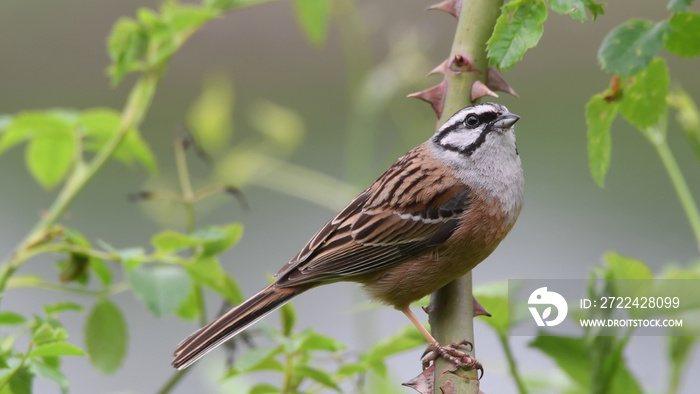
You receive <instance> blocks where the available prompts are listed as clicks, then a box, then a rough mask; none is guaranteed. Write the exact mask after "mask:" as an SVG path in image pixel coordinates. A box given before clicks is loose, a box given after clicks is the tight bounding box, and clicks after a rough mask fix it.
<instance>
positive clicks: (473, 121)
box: [466, 115, 479, 127]
mask: <svg viewBox="0 0 700 394" xmlns="http://www.w3.org/2000/svg"><path fill="white" fill-rule="evenodd" d="M466 123H467V126H470V127H474V126H476V125H478V124H479V118H478V117H477V116H476V115H469V116H467V119H466Z"/></svg>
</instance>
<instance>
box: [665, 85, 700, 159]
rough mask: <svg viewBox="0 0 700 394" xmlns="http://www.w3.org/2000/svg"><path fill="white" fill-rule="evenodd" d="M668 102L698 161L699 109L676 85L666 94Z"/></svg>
mask: <svg viewBox="0 0 700 394" xmlns="http://www.w3.org/2000/svg"><path fill="white" fill-rule="evenodd" d="M668 104H669V105H670V106H671V107H672V108H675V109H676V111H677V113H676V121H677V122H678V124H679V125H680V126H681V130H683V135H684V136H685V139H686V141H687V142H688V145H689V146H690V148H691V149H692V150H693V152H695V158H696V159H697V160H698V161H700V111H698V107H697V105H695V102H694V101H693V98H692V97H690V95H689V94H688V93H686V92H685V91H683V90H682V89H680V88H678V87H676V88H674V89H672V91H671V93H670V94H669V96H668Z"/></svg>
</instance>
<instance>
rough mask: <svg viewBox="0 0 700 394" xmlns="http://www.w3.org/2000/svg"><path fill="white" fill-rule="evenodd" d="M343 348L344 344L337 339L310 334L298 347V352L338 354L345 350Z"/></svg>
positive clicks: (315, 333)
mask: <svg viewBox="0 0 700 394" xmlns="http://www.w3.org/2000/svg"><path fill="white" fill-rule="evenodd" d="M345 347H346V346H345V344H344V343H342V342H340V341H338V340H337V339H333V338H331V337H327V336H325V335H321V334H319V333H317V332H311V334H310V335H309V336H308V337H306V338H305V339H304V341H303V342H302V343H301V345H299V349H298V350H300V351H308V350H325V351H329V352H339V351H341V350H343V349H345Z"/></svg>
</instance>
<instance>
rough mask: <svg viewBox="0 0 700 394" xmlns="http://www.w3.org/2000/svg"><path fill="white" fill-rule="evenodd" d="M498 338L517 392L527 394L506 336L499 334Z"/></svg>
mask: <svg viewBox="0 0 700 394" xmlns="http://www.w3.org/2000/svg"><path fill="white" fill-rule="evenodd" d="M498 339H499V340H500V341H501V346H503V351H504V352H505V353H506V359H507V360H508V369H509V370H510V376H512V377H513V380H515V384H516V385H517V386H518V393H520V394H527V388H526V387H525V382H523V378H522V377H521V376H520V374H519V373H518V368H517V365H516V363H515V358H514V357H513V350H512V349H511V347H510V343H508V337H507V336H506V335H499V336H498Z"/></svg>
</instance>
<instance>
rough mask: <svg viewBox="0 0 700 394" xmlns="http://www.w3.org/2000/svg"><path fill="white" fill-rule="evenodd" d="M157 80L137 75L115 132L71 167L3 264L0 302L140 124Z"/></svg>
mask: <svg viewBox="0 0 700 394" xmlns="http://www.w3.org/2000/svg"><path fill="white" fill-rule="evenodd" d="M158 79H159V73H158V72H156V71H150V72H146V73H144V74H142V75H141V78H140V79H139V80H138V81H137V82H136V84H135V85H134V87H133V88H132V90H131V93H130V95H129V98H128V100H127V103H126V106H125V107H124V110H123V111H122V118H121V122H120V124H119V128H118V130H117V132H116V133H115V134H114V135H113V136H112V137H111V138H110V139H109V140H108V141H107V142H106V143H105V145H104V146H103V147H102V149H100V151H99V152H98V153H97V155H95V157H94V158H93V159H92V161H90V163H88V164H81V163H78V164H77V165H76V166H75V168H74V169H73V172H72V173H71V175H70V177H69V178H68V180H67V181H66V183H65V184H64V185H63V188H62V189H61V191H60V192H59V194H58V197H57V198H56V200H54V202H53V204H52V205H51V207H50V208H49V209H48V211H47V212H46V214H45V215H44V216H43V217H42V218H41V219H40V220H39V222H37V224H36V225H35V226H34V228H33V229H32V230H31V231H30V232H29V233H28V234H27V236H26V237H25V238H24V239H23V240H22V241H21V242H20V244H19V246H18V247H17V248H16V249H15V252H14V254H13V255H11V256H10V257H9V258H8V259H7V260H6V261H4V262H3V264H2V267H0V299H1V298H2V295H3V294H4V292H5V287H6V286H7V281H8V280H9V278H10V276H12V274H13V273H14V272H15V271H16V270H17V269H18V268H19V267H20V266H21V265H22V263H23V262H24V261H26V260H27V257H26V255H27V254H28V253H30V250H31V248H32V247H34V246H36V245H37V244H38V243H40V242H41V241H42V239H43V238H44V236H45V234H46V231H47V230H48V229H49V227H51V226H52V225H53V224H54V223H56V221H57V220H58V218H59V217H60V216H61V215H62V214H63V213H64V212H65V211H66V209H67V208H68V206H69V205H70V204H71V202H73V199H74V198H75V196H77V195H78V193H80V191H81V190H82V189H83V187H85V185H86V184H87V183H88V182H89V181H90V180H91V179H92V178H93V177H94V176H95V174H97V173H98V172H99V171H100V169H102V167H103V166H104V165H105V163H106V162H107V160H108V159H109V158H110V157H111V156H112V154H113V153H114V150H115V149H116V148H117V147H118V146H119V144H120V143H121V141H122V140H123V139H124V137H125V136H126V134H127V132H128V131H129V130H131V129H132V128H135V127H137V126H138V125H139V124H140V123H141V121H142V120H143V116H144V115H145V114H146V112H147V110H148V108H149V107H150V103H151V100H152V99H153V95H154V93H155V88H156V85H157V84H158Z"/></svg>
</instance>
